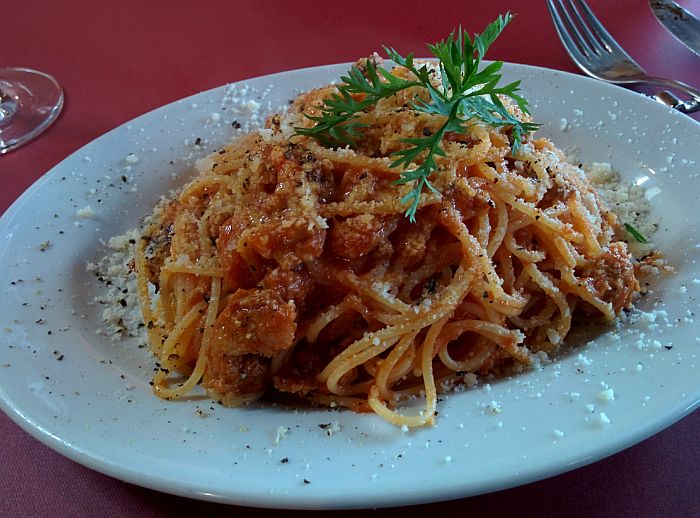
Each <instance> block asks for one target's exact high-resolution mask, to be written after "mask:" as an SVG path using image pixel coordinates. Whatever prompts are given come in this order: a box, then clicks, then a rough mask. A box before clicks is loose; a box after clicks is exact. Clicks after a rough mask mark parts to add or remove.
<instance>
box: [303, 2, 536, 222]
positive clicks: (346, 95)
mask: <svg viewBox="0 0 700 518" xmlns="http://www.w3.org/2000/svg"><path fill="white" fill-rule="evenodd" d="M511 19H512V16H511V15H510V13H506V15H505V16H499V17H498V18H497V19H496V20H495V21H493V22H492V23H490V24H489V25H488V26H487V27H486V29H484V31H483V32H482V33H481V34H475V35H474V37H473V38H470V37H469V34H468V33H467V32H466V31H464V30H462V29H461V27H460V29H459V30H458V31H453V32H452V33H451V34H450V35H449V36H448V37H447V39H446V40H442V41H440V42H439V43H436V44H434V45H428V49H429V50H430V53H431V54H432V55H433V56H434V57H435V58H437V60H438V62H437V67H438V69H439V71H440V78H441V84H440V85H438V86H437V87H436V86H434V85H433V84H432V82H431V75H432V72H431V69H430V68H429V66H428V65H427V64H422V65H421V66H417V65H416V63H415V61H414V56H413V54H412V53H411V54H408V55H407V56H405V57H404V56H402V55H401V54H399V53H398V52H397V51H396V50H394V49H393V48H391V47H385V48H384V49H385V51H386V53H387V55H388V56H389V58H391V59H392V60H393V61H394V62H395V63H396V64H397V65H400V66H402V67H405V68H406V69H408V70H409V71H410V72H411V73H412V75H413V76H414V77H413V78H411V79H403V78H400V77H397V76H395V75H393V74H391V73H390V72H389V71H387V70H385V69H384V68H381V67H379V68H377V67H376V66H375V65H374V64H373V63H372V62H371V61H370V60H367V62H366V65H365V67H364V68H365V71H364V73H363V71H361V70H360V69H359V68H357V67H356V66H353V67H352V68H351V69H350V71H349V72H348V74H347V75H346V76H343V77H341V78H340V79H341V81H342V84H340V85H339V86H338V88H337V90H338V92H337V93H333V94H332V95H331V96H330V97H329V98H327V99H324V101H323V105H322V106H321V114H320V115H318V116H307V117H308V118H309V119H311V120H312V121H314V122H315V123H316V124H315V125H314V126H313V127H310V128H295V130H296V133H297V134H298V135H306V136H309V137H313V138H315V139H316V140H318V141H319V142H320V143H321V144H322V145H324V146H328V147H342V146H350V147H354V146H355V144H356V139H358V138H359V137H361V136H362V134H361V131H360V130H361V129H362V128H363V127H366V124H364V123H362V122H359V121H358V119H359V117H360V114H361V113H362V112H363V111H365V110H367V109H368V108H370V107H371V106H373V105H375V104H376V103H377V102H378V101H379V100H381V99H384V98H387V97H391V96H392V95H395V94H396V93H398V92H400V91H402V90H405V89H407V88H412V87H421V88H424V89H425V90H427V93H428V94H429V100H428V101H425V100H423V99H420V98H418V100H416V101H414V102H412V103H411V108H412V109H414V110H417V111H420V112H423V113H427V114H431V115H437V116H442V117H444V118H445V121H444V123H443V124H442V126H441V127H440V128H439V129H438V130H437V131H435V132H434V133H432V134H430V135H427V136H422V137H417V138H405V139H403V142H404V143H405V144H407V145H408V146H407V147H406V148H405V149H402V150H399V151H396V152H395V153H393V154H392V157H393V158H394V161H393V162H392V163H391V167H396V168H401V169H402V173H401V177H400V178H399V179H398V180H397V181H396V183H398V184H406V183H409V182H414V185H413V189H412V190H411V191H410V192H409V193H408V194H406V195H405V196H404V197H403V198H402V199H401V202H402V203H405V204H408V209H407V210H406V216H407V217H408V218H409V219H410V220H411V221H412V222H413V221H415V216H416V211H417V209H418V205H419V202H420V196H421V193H422V192H423V188H424V187H425V188H427V189H430V190H432V191H433V192H436V193H437V190H436V189H435V187H433V185H432V184H431V183H430V181H429V177H430V175H431V174H432V173H433V172H435V171H437V170H438V164H437V161H436V157H439V156H443V157H444V156H446V153H445V150H444V149H443V148H442V146H441V143H442V140H443V138H444V137H445V135H446V134H447V133H451V132H454V133H460V134H464V133H467V131H468V127H469V125H470V124H471V123H470V120H471V119H479V120H481V121H483V122H485V123H487V124H489V125H491V126H494V127H501V126H510V127H511V137H512V150H513V153H515V152H516V151H517V150H518V148H519V147H520V146H521V145H522V139H523V136H524V135H526V134H527V133H529V132H531V131H534V130H535V129H537V127H538V125H537V124H534V123H530V122H522V121H520V120H518V119H516V118H515V117H514V116H513V115H511V114H510V113H509V112H508V111H507V110H506V108H505V106H504V105H503V102H502V101H501V99H499V97H498V96H499V95H502V96H506V97H510V98H511V99H513V101H515V103H516V104H517V105H518V107H519V108H520V110H521V111H522V112H523V113H528V110H527V101H525V99H523V98H522V97H520V96H519V95H518V94H517V92H518V91H519V90H520V81H514V82H512V83H509V84H507V85H505V86H498V83H499V82H500V80H501V74H500V71H501V67H502V66H503V62H502V61H494V62H492V63H490V64H488V65H486V66H485V67H483V68H482V69H481V70H480V66H481V64H482V63H481V62H482V59H483V57H484V55H485V54H486V51H487V50H488V48H489V47H490V46H491V44H492V43H493V42H494V41H495V40H496V38H497V37H498V35H499V34H500V33H501V32H502V31H503V29H504V28H505V27H506V25H508V23H510V21H511Z"/></svg>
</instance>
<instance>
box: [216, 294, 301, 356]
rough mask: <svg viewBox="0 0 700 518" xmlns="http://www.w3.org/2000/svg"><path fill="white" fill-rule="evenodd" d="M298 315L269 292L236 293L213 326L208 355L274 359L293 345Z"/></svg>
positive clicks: (292, 306)
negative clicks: (243, 355)
mask: <svg viewBox="0 0 700 518" xmlns="http://www.w3.org/2000/svg"><path fill="white" fill-rule="evenodd" d="M296 316H297V311H296V307H295V306H294V303H291V304H288V303H287V302H286V301H284V300H282V299H281V298H280V297H279V295H277V294H276V293H275V292H274V291H272V290H270V289H252V290H243V289H241V290H238V291H237V292H236V293H235V294H234V295H233V296H232V297H231V298H230V299H229V301H228V304H227V306H226V308H225V309H224V310H223V311H222V312H221V313H220V314H219V316H218V317H217V318H216V321H215V323H214V329H213V337H212V341H211V344H210V351H209V355H210V357H211V358H213V359H215V358H217V357H223V356H240V355H242V354H246V353H256V354H260V355H262V356H268V357H272V356H276V355H277V354H278V353H280V352H282V351H284V350H286V349H288V348H289V347H291V346H292V343H293V342H294V333H295V331H296V327H297V326H296Z"/></svg>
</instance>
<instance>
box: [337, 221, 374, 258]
mask: <svg viewBox="0 0 700 518" xmlns="http://www.w3.org/2000/svg"><path fill="white" fill-rule="evenodd" d="M383 227H384V225H383V223H382V220H381V219H379V218H378V217H376V216H373V215H372V214H361V215H359V216H353V217H350V218H346V219H345V220H342V221H336V222H334V223H333V225H332V226H331V229H330V231H329V233H328V240H329V245H330V249H331V250H332V251H333V253H335V254H337V255H339V256H341V257H344V258H346V259H357V258H358V257H362V256H363V255H366V254H368V253H369V252H371V251H372V250H374V248H375V247H376V246H377V245H378V244H379V242H380V241H381V240H382V239H384V237H385V236H384V234H385V232H384V228H383Z"/></svg>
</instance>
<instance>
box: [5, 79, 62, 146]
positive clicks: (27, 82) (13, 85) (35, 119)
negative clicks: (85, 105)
mask: <svg viewBox="0 0 700 518" xmlns="http://www.w3.org/2000/svg"><path fill="white" fill-rule="evenodd" d="M62 107H63V89H62V88H61V86H60V85H59V84H58V82H57V81H56V80H55V79H54V78H53V77H51V76H50V75H48V74H45V73H43V72H38V71H36V70H31V69H29V68H0V154H3V153H7V152H8V151H12V150H13V149H17V148H18V147H19V146H21V145H23V144H26V143H27V142H29V141H30V140H32V139H33V138H35V137H36V136H37V135H39V134H40V133H41V132H42V131H44V130H45V129H46V128H48V127H49V125H50V124H51V123H52V122H53V121H54V120H56V117H58V114H59V113H61V108H62Z"/></svg>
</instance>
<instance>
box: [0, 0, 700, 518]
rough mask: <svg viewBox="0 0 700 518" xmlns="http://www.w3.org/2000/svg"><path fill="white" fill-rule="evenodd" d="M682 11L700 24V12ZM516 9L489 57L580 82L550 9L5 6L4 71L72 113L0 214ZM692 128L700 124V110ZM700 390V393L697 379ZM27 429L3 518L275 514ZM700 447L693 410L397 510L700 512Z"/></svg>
mask: <svg viewBox="0 0 700 518" xmlns="http://www.w3.org/2000/svg"><path fill="white" fill-rule="evenodd" d="M588 3H589V5H590V6H591V8H592V9H593V10H594V11H595V13H596V14H597V16H598V17H599V19H600V20H601V21H602V22H603V23H604V25H605V26H606V28H607V29H608V31H609V32H610V33H611V34H612V35H613V36H614V38H615V39H616V40H617V41H618V42H619V43H620V44H621V45H622V47H623V48H625V49H626V51H627V52H628V53H629V54H630V55H631V56H632V57H633V58H634V59H635V60H636V61H637V62H638V63H639V64H640V65H641V66H642V67H643V68H644V69H645V70H646V71H647V72H649V73H651V74H653V75H656V76H661V77H668V78H673V79H676V80H680V81H683V82H685V83H688V84H690V85H694V86H695V87H696V88H700V57H699V56H698V55H696V54H694V53H692V52H691V51H690V50H688V49H687V48H686V47H685V46H683V45H682V44H681V43H680V42H679V41H678V40H676V39H675V38H674V37H672V36H671V35H670V34H669V33H668V32H667V31H666V30H665V29H664V28H663V27H662V26H661V25H660V24H659V23H658V21H657V20H656V19H655V17H654V15H653V13H652V11H651V10H650V8H649V5H648V2H647V1H645V0H616V1H614V2H610V1H606V0H589V2H588ZM678 3H679V4H681V5H682V6H684V7H685V8H686V9H688V10H689V11H691V12H694V13H695V14H696V15H698V16H700V0H678ZM507 11H510V12H511V13H512V14H513V15H514V19H513V21H512V23H511V24H510V26H509V27H508V28H507V29H506V31H505V32H504V34H503V35H502V36H501V37H500V38H499V39H498V40H497V41H496V42H495V43H494V44H493V46H492V47H491V49H490V50H489V55H488V57H489V58H490V59H497V60H502V61H505V62H512V63H521V64H525V65H534V66H538V67H546V68H549V69H555V70H559V71H564V72H570V73H573V74H582V72H581V71H580V70H579V69H578V68H577V66H576V65H575V63H574V62H573V61H572V59H571V58H570V57H569V55H568V54H567V52H566V50H565V49H564V47H563V46H562V44H561V42H560V40H559V37H558V35H557V33H556V31H555V28H554V25H553V23H552V19H551V16H550V14H549V12H548V10H547V2H546V1H545V0H520V1H517V2H516V1H507V0H491V1H489V2H480V1H466V0H431V1H430V2H426V1H419V0H384V1H373V2H370V1H367V0H357V1H355V2H343V1H334V0H327V1H323V2H322V1H311V0H296V1H293V2H292V1H286V0H267V1H257V0H256V1H254V0H205V1H200V2H193V1H183V0H169V1H166V0H149V1H141V0H139V1H137V0H122V1H119V2H116V1H111V0H72V1H70V2H53V1H48V0H5V1H4V2H3V8H2V17H1V18H2V19H1V21H0V26H1V27H2V36H1V37H0V40H1V42H2V43H1V45H0V67H3V66H18V67H19V66H21V67H28V68H32V69H36V70H40V71H43V72H46V73H49V74H51V75H52V76H54V77H55V78H56V79H57V81H58V82H59V83H60V84H61V86H62V88H63V90H64V94H65V103H64V106H63V109H62V112H61V114H60V116H59V117H58V118H57V120H56V121H55V122H54V123H53V124H52V125H51V126H50V127H49V128H48V129H47V130H46V131H45V132H43V133H42V134H41V135H39V136H38V137H37V138H36V139H34V140H33V141H31V142H30V143H28V144H26V145H24V146H22V147H20V148H18V149H16V150H13V151H11V152H9V153H7V154H4V155H0V182H1V183H2V186H1V187H0V214H2V213H3V212H5V211H7V210H8V208H9V207H10V206H11V205H12V204H13V203H14V202H15V201H16V200H17V199H18V198H19V197H20V196H22V194H23V193H24V192H25V190H27V189H28V188H29V187H30V186H31V185H32V184H33V183H34V182H36V181H38V180H39V179H40V178H41V177H42V175H44V174H45V173H46V172H47V171H49V170H50V169H51V168H53V167H54V166H56V165H57V164H59V163H60V162H61V161H62V160H64V159H66V158H67V157H69V156H70V155H71V154H73V153H75V152H76V151H78V150H79V149H80V148H81V147H83V146H85V145H86V144H88V143H90V142H91V141H93V140H94V139H96V138H98V137H100V136H101V135H103V134H105V133H107V132H109V131H110V130H112V129H114V128H117V127H119V126H120V125H122V124H125V123H127V122H128V121H130V120H132V119H134V118H136V117H138V116H140V115H142V114H144V113H147V112H149V111H151V110H154V109H156V108H158V107H160V106H163V105H167V104H168V103H171V102H173V101H176V100H178V99H181V98H184V97H187V96H190V95H193V94H196V93H198V92H202V91H206V90H209V89H212V88H215V87H218V86H221V85H225V84H229V83H233V82H236V81H241V80H244V79H248V78H253V77H257V76H264V75H267V74H273V73H277V72H283V71H287V70H294V69H301V68H305V67H314V66H318V65H327V64H333V63H347V62H353V61H355V60H356V59H358V58H359V57H363V56H369V55H371V54H372V53H373V52H375V51H377V52H380V53H381V52H383V45H391V46H392V47H394V48H396V49H397V50H398V51H400V52H402V53H404V54H406V53H409V52H414V53H415V54H416V55H417V56H421V55H425V53H426V49H425V44H426V43H430V42H435V41H438V40H439V39H441V38H443V37H445V35H447V34H449V33H450V31H452V30H453V29H455V28H458V27H462V28H464V29H466V30H467V31H469V32H470V33H473V32H478V31H480V30H481V29H483V27H484V26H485V25H486V24H487V23H488V22H490V21H491V20H493V19H495V18H496V17H497V16H498V15H499V14H503V13H505V12H507ZM617 88H623V87H622V86H620V87H617ZM644 91H645V92H646V93H654V92H655V91H658V89H656V90H655V89H653V88H651V89H649V88H647V89H645V90H644ZM640 95H642V93H640ZM686 117H689V118H690V119H693V120H695V121H696V122H698V123H699V124H700V111H699V112H696V113H694V114H689V115H686ZM699 145H700V144H699ZM699 166H700V165H699ZM3 289H5V287H3ZM7 303H8V302H7V301H4V302H1V303H0V308H4V309H0V311H6V310H7V308H6V307H4V305H5V304H7ZM2 375H3V373H2V372H1V371H0V376H2ZM697 380H698V384H700V373H698V376H697ZM0 383H1V380H0ZM14 418H15V420H17V421H20V420H21V419H20V418H18V417H17V416H16V415H15V416H14ZM15 420H13V419H11V418H10V417H8V416H7V415H5V414H3V413H0V437H1V441H0V516H3V517H15V516H17V517H19V516H27V517H44V516H45V517H56V516H70V517H82V516H85V517H94V516H101V517H104V518H107V517H109V518H116V517H127V516H128V517H133V516H138V517H161V516H185V515H193V514H196V515H199V516H203V515H207V516H219V515H222V516H223V515H236V514H237V513H246V514H256V513H264V512H267V511H266V510H264V509H258V508H249V507H242V506H236V505H233V504H227V503H220V502H214V501H207V500H206V497H203V498H202V499H197V498H186V497H183V496H174V495H170V494H167V493H165V492H159V491H155V490H152V489H148V488H145V487H141V486H140V485H138V484H136V483H134V482H135V481H131V482H128V481H122V480H118V479H117V478H112V477H110V476H108V475H106V474H103V473H100V472H99V471H97V470H93V469H91V468H89V467H86V466H84V465H81V464H79V463H77V462H75V461H73V460H70V459H69V458H67V457H65V456H62V455H61V454H59V453H57V452H56V451H54V450H53V449H52V448H50V447H48V446H46V445H45V444H43V443H42V442H40V441H39V440H37V439H35V438H34V437H33V436H32V435H31V434H30V433H28V431H26V430H25V429H23V427H21V426H20V425H18V423H17V422H15ZM698 437H700V410H697V409H696V410H694V411H688V412H687V415H685V416H683V417H682V418H680V419H679V420H677V421H676V422H673V423H668V427H667V428H665V429H663V430H661V431H659V432H658V433H656V434H654V435H652V436H651V437H648V438H645V439H644V440H641V441H640V442H638V443H637V444H634V445H630V446H629V447H627V448H625V449H623V450H622V451H616V452H614V453H613V452H611V453H613V454H611V455H609V456H607V457H606V458H603V459H601V460H597V461H596V462H593V463H591V464H588V465H578V466H571V467H570V468H567V469H565V470H562V471H563V473H560V474H558V475H556V476H550V477H547V478H543V479H541V480H536V481H531V482H529V483H527V484H524V485H518V486H516V487H510V488H503V489H500V490H498V491H495V492H489V493H486V494H478V495H471V496H466V497H463V498H456V499H452V500H448V501H441V502H428V503H412V505H409V506H407V507H405V508H403V509H402V510H401V512H410V513H419V512H420V513H425V512H427V513H444V514H455V513H461V514H464V513H466V514H470V515H474V516H486V515H488V516H587V517H592V516H679V517H680V516H687V517H690V516H700V469H698V466H700V441H698ZM497 453H498V452H494V455H497ZM251 476H255V474H254V473H251ZM273 506H274V505H273ZM329 506H331V507H332V505H331V504H329ZM358 507H362V505H361V504H359V505H358ZM396 511H397V509H396V508H380V509H376V510H374V511H372V512H374V513H377V514H382V513H389V512H392V513H393V512H396ZM292 512H302V511H292ZM346 512H347V513H351V512H358V511H357V510H355V511H352V510H348V511H346Z"/></svg>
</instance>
